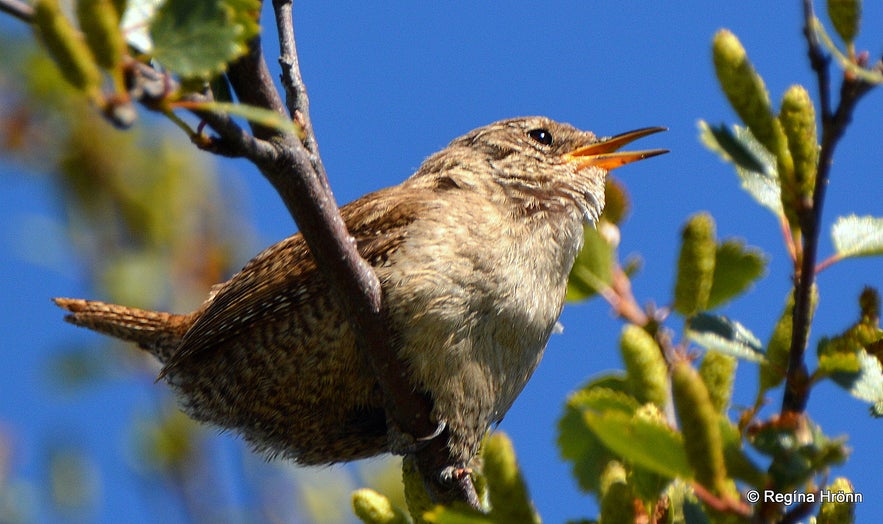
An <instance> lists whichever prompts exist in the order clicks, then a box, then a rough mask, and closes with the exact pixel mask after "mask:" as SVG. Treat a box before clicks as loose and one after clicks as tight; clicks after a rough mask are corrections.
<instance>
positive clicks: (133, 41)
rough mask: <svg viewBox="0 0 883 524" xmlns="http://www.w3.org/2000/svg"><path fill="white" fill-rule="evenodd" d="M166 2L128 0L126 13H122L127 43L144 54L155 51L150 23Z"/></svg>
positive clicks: (160, 0)
mask: <svg viewBox="0 0 883 524" xmlns="http://www.w3.org/2000/svg"><path fill="white" fill-rule="evenodd" d="M163 2H164V0H128V2H127V6H126V11H125V12H124V13H120V15H121V19H122V20H121V23H120V25H121V26H122V28H123V31H124V33H125V35H126V43H128V44H129V45H130V46H132V47H134V48H135V49H136V50H138V51H140V52H142V53H150V52H151V51H153V40H151V39H150V21H151V20H152V19H153V17H154V16H156V10H157V9H158V8H159V6H160V5H161V4H162V3H163Z"/></svg>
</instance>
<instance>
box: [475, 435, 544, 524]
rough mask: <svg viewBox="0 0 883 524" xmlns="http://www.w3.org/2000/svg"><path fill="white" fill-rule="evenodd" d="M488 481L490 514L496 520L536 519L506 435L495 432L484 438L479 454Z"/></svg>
mask: <svg viewBox="0 0 883 524" xmlns="http://www.w3.org/2000/svg"><path fill="white" fill-rule="evenodd" d="M481 456H482V459H483V461H484V468H483V471H484V475H485V477H486V478H487V483H488V496H489V498H490V503H491V515H493V517H494V520H495V521H497V522H524V523H529V522H539V516H538V515H537V513H536V511H535V510H534V508H533V506H532V505H531V502H530V497H529V496H528V493H527V486H526V485H525V483H524V478H523V477H522V475H521V471H520V470H519V468H518V462H517V461H516V459H515V449H514V447H513V446H512V441H511V440H509V437H507V436H506V435H504V434H502V433H494V434H492V435H490V436H489V437H488V438H487V439H485V441H484V446H483V447H482V453H481Z"/></svg>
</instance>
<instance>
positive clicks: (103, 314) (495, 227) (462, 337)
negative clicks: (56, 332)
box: [56, 117, 660, 465]
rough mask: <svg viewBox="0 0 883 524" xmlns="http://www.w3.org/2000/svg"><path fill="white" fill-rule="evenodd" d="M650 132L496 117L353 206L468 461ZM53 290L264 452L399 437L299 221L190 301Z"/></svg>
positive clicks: (405, 343)
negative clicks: (608, 190) (191, 306)
mask: <svg viewBox="0 0 883 524" xmlns="http://www.w3.org/2000/svg"><path fill="white" fill-rule="evenodd" d="M649 132H650V131H642V132H640V133H639V134H637V135H635V136H630V137H629V138H628V139H627V140H626V139H623V140H621V143H615V144H614V142H613V141H611V142H609V144H610V146H609V147H608V146H602V147H599V145H600V144H608V142H599V140H598V139H597V138H596V137H595V135H593V134H592V133H589V132H583V131H579V130H577V129H575V128H573V127H571V126H569V125H566V124H560V123H557V122H554V121H551V120H549V119H547V118H543V117H529V118H518V119H512V120H505V121H501V122H496V123H494V124H491V125H489V126H486V127H483V128H479V129H476V130H475V131H472V132H471V133H468V134H466V135H464V136H462V137H460V138H458V139H456V140H454V141H453V142H451V144H450V145H449V146H448V147H447V148H445V149H444V150H442V151H440V152H439V153H436V154H435V155H433V156H431V157H430V158H428V159H427V160H426V161H425V162H424V163H423V165H422V166H421V167H420V169H419V170H418V171H417V173H416V174H414V175H413V176H412V177H411V178H409V179H408V180H406V181H405V182H403V183H402V184H400V185H398V186H394V187H390V188H387V189H383V190H380V191H377V192H375V193H371V194H369V195H366V196H364V197H362V198H360V199H358V200H356V201H354V202H352V203H350V204H348V205H346V206H343V207H342V208H341V213H342V215H343V218H344V220H345V222H346V224H347V227H348V229H349V231H350V233H351V234H352V235H353V236H354V237H355V238H356V240H357V243H358V249H359V252H360V253H361V255H362V256H363V257H364V258H365V259H366V260H368V261H369V262H370V263H371V265H372V266H373V267H374V269H375V271H376V273H377V276H378V278H379V280H380V282H381V286H382V289H383V304H384V308H385V313H386V315H387V318H388V319H389V322H390V327H391V331H392V333H393V338H394V340H393V341H392V343H393V344H395V347H396V349H397V351H398V353H399V355H400V356H401V358H403V359H404V361H405V362H406V363H407V365H408V366H409V369H410V371H411V381H412V383H413V385H414V387H415V388H418V389H419V390H421V391H424V392H427V393H428V394H429V395H430V397H431V399H432V402H433V406H434V408H433V416H434V417H435V419H436V421H437V422H440V423H444V424H445V425H446V427H447V428H448V435H449V445H450V448H451V449H452V450H453V452H454V455H455V456H457V457H459V459H460V460H461V463H462V464H463V465H466V464H468V463H469V461H470V460H471V458H472V456H473V455H474V454H475V453H476V451H477V449H478V445H479V442H480V440H481V437H482V436H483V435H484V433H485V432H486V431H487V428H488V427H489V426H490V425H491V424H493V423H495V422H498V421H499V420H501V419H502V417H503V415H504V414H505V413H506V411H507V410H508V409H509V407H510V406H511V405H512V402H514V400H515V397H516V396H517V395H518V394H519V393H520V392H521V390H522V388H523V387H524V385H525V383H526V382H527V380H528V378H529V377H530V375H531V374H532V373H533V371H534V369H535V368H536V366H537V364H538V363H539V360H540V358H541V356H542V353H543V349H544V347H545V345H546V342H547V340H548V338H549V335H550V334H551V332H552V329H553V327H554V325H555V323H556V321H557V319H558V316H559V314H560V312H561V308H562V305H563V301H564V292H565V287H566V283H567V277H568V274H569V272H570V269H571V267H572V265H573V261H574V258H575V257H576V255H577V253H578V252H579V250H580V248H581V246H582V238H583V236H582V228H583V224H584V223H585V222H586V221H593V220H595V219H597V217H598V215H599V214H600V212H601V210H602V209H603V206H604V178H605V176H606V173H607V170H608V169H612V168H613V167H617V166H618V165H622V164H624V163H627V162H630V161H633V160H638V159H640V158H644V157H646V156H651V155H653V154H658V153H659V152H660V151H650V152H643V153H634V154H624V153H612V151H615V150H616V149H617V148H618V147H619V146H621V145H622V144H624V143H627V142H628V141H631V140H632V139H634V138H638V137H639V136H643V135H645V134H649ZM542 133H545V134H542ZM614 140H615V139H614ZM547 142H548V143H547ZM56 303H58V304H59V305H60V306H61V307H63V308H65V309H67V310H69V311H70V312H71V314H70V315H68V316H67V319H68V320H69V321H71V322H73V323H74V324H77V325H80V326H84V327H88V328H91V329H94V330H96V331H100V332H103V333H106V334H109V335H112V336H115V337H118V338H122V339H125V340H130V341H133V342H136V343H138V344H139V345H140V346H141V347H142V348H144V349H146V350H148V351H150V352H151V353H152V354H154V355H155V356H156V357H157V358H158V359H159V360H160V361H161V362H163V363H164V364H165V367H164V369H163V375H164V377H165V378H166V380H167V381H168V382H169V383H170V384H171V385H172V387H173V388H174V389H175V391H176V393H177V394H178V396H179V397H180V399H181V402H182V405H183V407H184V409H185V410H186V411H187V412H188V413H189V414H190V415H191V416H193V417H194V418H196V419H198V420H202V421H205V422H208V423H211V424H214V425H217V426H221V427H224V428H229V429H233V430H235V431H237V432H239V433H241V434H242V435H244V437H245V438H246V439H247V440H248V441H249V442H251V443H252V444H253V445H254V446H255V448H256V449H258V450H261V451H264V452H267V453H269V454H272V455H281V456H284V457H288V458H291V459H294V460H296V461H298V462H300V463H304V464H324V463H332V462H338V461H347V460H353V459H358V458H363V457H368V456H372V455H376V454H379V453H383V452H386V451H388V450H389V449H388V438H387V427H386V416H385V414H384V410H383V401H382V398H381V392H380V388H379V386H378V384H377V382H376V379H375V377H374V376H373V375H372V373H371V371H370V370H371V367H370V366H369V364H368V362H367V360H366V357H365V356H364V355H362V354H360V353H359V352H358V351H357V349H356V346H355V341H354V337H353V334H352V331H351V329H350V327H349V324H348V323H347V321H346V319H345V318H344V316H343V314H342V312H341V310H340V308H339V307H338V305H337V303H336V301H335V299H334V297H333V296H332V294H331V291H330V289H329V286H328V285H327V284H326V282H325V281H324V279H323V277H322V275H321V274H320V272H319V271H318V269H317V267H316V265H315V263H314V261H313V259H312V257H311V255H310V253H309V250H308V248H307V246H306V243H305V242H304V240H303V238H302V237H301V235H300V234H297V235H294V236H292V237H289V238H287V239H285V240H283V241H281V242H279V243H277V244H275V245H273V246H271V247H269V248H267V249H266V250H265V251H263V252H262V253H261V254H259V255H258V256H257V257H255V258H254V259H253V260H252V261H250V262H249V263H248V264H247V265H246V266H245V267H244V268H243V269H242V270H241V271H240V272H239V273H237V274H236V275H234V276H233V278H231V279H230V280H229V281H228V282H226V283H224V284H221V285H219V286H216V287H215V288H214V289H213V290H212V292H211V294H210V296H209V298H208V299H207V300H206V301H205V303H204V304H203V305H202V306H201V307H200V308H199V309H198V310H197V311H195V312H193V313H191V314H188V315H174V314H169V313H159V312H149V311H142V310H137V309H134V308H127V307H124V306H116V305H109V304H104V303H101V302H93V301H85V300H77V299H56Z"/></svg>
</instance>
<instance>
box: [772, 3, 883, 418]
mask: <svg viewBox="0 0 883 524" xmlns="http://www.w3.org/2000/svg"><path fill="white" fill-rule="evenodd" d="M803 14H804V29H803V30H804V35H805V36H806V40H807V44H808V47H809V49H808V53H809V58H810V63H811V65H812V68H813V70H815V72H816V76H817V78H818V84H819V99H820V105H821V113H822V144H821V149H820V151H819V161H818V172H817V173H816V182H815V187H814V189H813V199H812V207H811V208H809V209H802V210H799V212H798V219H799V221H800V227H801V229H802V231H803V235H804V245H803V258H802V259H801V265H800V269H799V271H800V272H799V273H798V274H797V275H795V283H794V285H795V293H794V312H793V324H792V331H791V333H792V338H791V348H790V352H789V356H788V372H787V375H786V382H785V394H784V396H783V398H782V413H785V412H786V411H790V412H794V413H802V412H803V411H804V410H805V409H806V404H807V402H808V401H809V391H810V388H809V385H810V381H809V373H808V372H807V368H806V362H805V361H804V353H805V351H806V345H807V340H808V338H809V328H810V321H811V311H812V288H813V283H814V280H815V269H816V259H817V257H818V247H819V232H820V229H821V228H820V225H821V221H822V207H823V205H824V203H825V190H826V189H827V187H828V179H829V176H830V171H831V163H832V160H833V158H834V149H835V148H836V147H837V143H838V142H839V141H840V138H842V137H843V134H844V132H845V131H846V127H847V126H848V125H849V122H850V121H851V120H852V113H853V110H854V109H855V106H856V104H857V103H858V101H859V99H860V98H861V97H862V96H863V95H865V94H866V93H867V92H868V91H870V89H871V88H872V87H873V85H872V84H870V83H868V82H866V81H864V80H862V79H860V78H855V77H854V76H853V75H849V74H844V76H843V84H842V85H841V89H840V102H839V103H838V105H837V109H836V111H834V112H833V113H832V112H831V108H830V107H831V106H830V89H831V88H830V78H829V70H828V68H829V65H830V58H829V57H827V56H826V55H825V53H824V52H823V50H822V48H821V45H820V44H819V41H818V38H817V36H816V34H815V30H814V28H813V21H814V20H815V14H814V13H813V6H812V0H803Z"/></svg>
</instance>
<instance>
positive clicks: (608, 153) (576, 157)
mask: <svg viewBox="0 0 883 524" xmlns="http://www.w3.org/2000/svg"><path fill="white" fill-rule="evenodd" d="M667 130H668V129H667V128H665V127H645V128H643V129H636V130H635V131H629V132H628V133H622V134H621V135H616V136H613V137H610V138H608V139H606V140H602V141H601V142H596V143H594V144H590V145H587V146H584V147H581V148H579V149H577V150H576V151H572V152H570V153H567V154H566V155H564V158H565V160H567V161H569V162H576V163H577V164H579V167H580V169H583V168H586V167H590V166H595V167H600V168H601V169H606V170H607V171H610V170H611V169H616V168H617V167H621V166H624V165H626V164H629V163H631V162H635V161H636V160H644V159H645V158H650V157H652V156H656V155H661V154H663V153H668V149H647V150H644V151H617V150H618V149H619V148H621V147H622V146H624V145H626V144H628V143H630V142H633V141H635V140H637V139H639V138H642V137H645V136H647V135H652V134H653V133H658V132H660V131H667Z"/></svg>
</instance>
